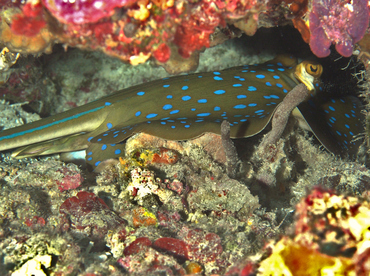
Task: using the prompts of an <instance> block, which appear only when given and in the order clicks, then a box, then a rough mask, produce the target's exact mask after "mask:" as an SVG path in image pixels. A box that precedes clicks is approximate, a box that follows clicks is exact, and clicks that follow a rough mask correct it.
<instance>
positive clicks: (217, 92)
mask: <svg viewBox="0 0 370 276" xmlns="http://www.w3.org/2000/svg"><path fill="white" fill-rule="evenodd" d="M225 92H226V91H225V90H216V91H215V92H213V93H215V94H216V95H222V94H225Z"/></svg>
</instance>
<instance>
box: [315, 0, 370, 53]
mask: <svg viewBox="0 0 370 276" xmlns="http://www.w3.org/2000/svg"><path fill="white" fill-rule="evenodd" d="M309 22H310V31H311V39H310V47H311V50H312V52H313V53H314V54H315V55H316V56H318V57H326V56H328V55H329V54H330V50H329V47H330V45H331V44H332V43H334V44H336V45H335V49H336V50H337V52H338V53H339V54H341V55H342V56H345V57H349V56H351V55H352V51H353V44H355V43H356V42H358V41H359V40H360V39H361V38H362V37H363V36H364V34H365V31H366V29H367V27H368V25H369V8H368V6H367V1H366V0H352V1H349V2H348V1H343V0H313V1H312V11H311V13H310V15H309Z"/></svg>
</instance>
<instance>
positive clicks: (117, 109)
mask: <svg viewBox="0 0 370 276" xmlns="http://www.w3.org/2000/svg"><path fill="white" fill-rule="evenodd" d="M284 62H285V64H282V63H281V62H276V61H275V62H269V63H265V64H262V65H246V66H240V67H234V68H230V69H227V70H223V71H219V72H209V73H199V74H189V75H182V76H177V77H171V78H164V79H160V80H157V81H153V82H150V83H144V84H141V85H138V86H134V87H131V88H128V89H124V90H121V91H119V92H116V93H115V94H112V95H110V96H107V97H104V98H102V99H100V100H97V101H94V102H92V103H89V104H87V105H84V106H81V107H78V108H74V109H72V110H69V111H67V112H63V113H61V114H57V115H54V116H51V117H49V118H46V119H42V120H40V121H37V122H34V123H31V124H26V125H23V126H20V127H17V128H14V129H9V130H5V131H3V132H2V133H1V134H0V151H4V150H8V149H13V148H18V149H17V150H15V151H14V152H13V154H12V155H13V156H17V157H18V158H22V157H26V156H37V155H45V154H51V153H57V152H68V151H76V150H82V149H87V150H86V152H87V156H86V158H87V161H88V162H89V163H90V164H93V165H95V166H97V165H98V164H99V163H100V162H101V161H103V160H105V159H108V158H112V157H116V156H119V154H121V150H120V148H121V147H120V146H119V145H118V143H120V142H122V141H124V140H125V139H126V138H127V137H129V136H131V135H132V134H134V133H138V132H145V133H148V134H152V135H156V136H159V137H162V138H165V139H171V140H184V139H190V138H193V137H196V136H199V135H200V134H202V133H204V132H214V133H219V132H220V123H221V122H222V120H228V121H229V122H230V125H231V137H233V138H241V137H249V136H252V135H255V134H257V133H259V132H260V131H261V130H263V129H264V128H265V126H266V125H267V123H268V122H269V121H270V119H271V116H272V115H273V113H274V110H275V108H276V107H277V105H278V104H279V103H280V102H281V101H282V100H283V98H284V97H285V95H286V94H287V93H288V92H289V91H290V90H291V89H292V88H293V87H294V86H295V85H296V84H297V83H299V81H298V80H297V78H298V79H300V81H302V82H304V83H305V84H306V85H307V87H308V88H309V90H311V91H312V92H314V86H313V85H316V77H317V76H319V75H320V74H321V72H320V74H317V71H315V70H317V69H320V70H321V66H319V65H315V64H310V63H307V62H304V63H301V64H300V65H297V66H296V63H294V62H295V60H293V59H291V60H288V61H287V62H286V60H284ZM287 64H288V67H287V66H284V65H287ZM310 66H311V67H310ZM312 66H313V67H312ZM315 66H316V67H315ZM311 69H314V70H313V71H311ZM313 94H314V93H313ZM315 97H316V96H315ZM303 115H304V117H305V114H303ZM307 121H309V120H307ZM357 133H358V132H357ZM317 136H318V137H319V136H320V135H317ZM349 138H350V137H348V139H349ZM319 139H320V137H319ZM329 140H330V139H329ZM348 141H350V139H349V140H348ZM325 146H326V147H327V148H329V149H331V146H330V145H329V146H328V145H325ZM331 150H332V149H331Z"/></svg>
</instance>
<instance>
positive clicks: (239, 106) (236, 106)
mask: <svg viewBox="0 0 370 276" xmlns="http://www.w3.org/2000/svg"><path fill="white" fill-rule="evenodd" d="M246 107H247V106H246V105H245V104H237V105H234V108H235V109H243V108H246Z"/></svg>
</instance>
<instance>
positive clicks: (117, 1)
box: [42, 0, 135, 24]
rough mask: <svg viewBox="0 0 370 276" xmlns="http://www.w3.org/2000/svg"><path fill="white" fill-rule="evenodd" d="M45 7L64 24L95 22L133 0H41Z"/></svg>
mask: <svg viewBox="0 0 370 276" xmlns="http://www.w3.org/2000/svg"><path fill="white" fill-rule="evenodd" d="M42 2H43V4H44V5H45V7H46V8H47V9H48V10H49V11H50V12H51V14H52V15H54V16H55V17H56V18H57V19H58V20H59V21H60V22H63V23H65V24H68V23H73V24H86V23H95V22H97V21H99V20H100V19H102V18H104V17H109V16H111V15H113V13H114V9H115V8H120V7H124V6H129V5H131V4H132V3H134V2H135V1H133V0H109V1H101V0H91V1H83V0H76V1H63V0H43V1H42Z"/></svg>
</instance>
